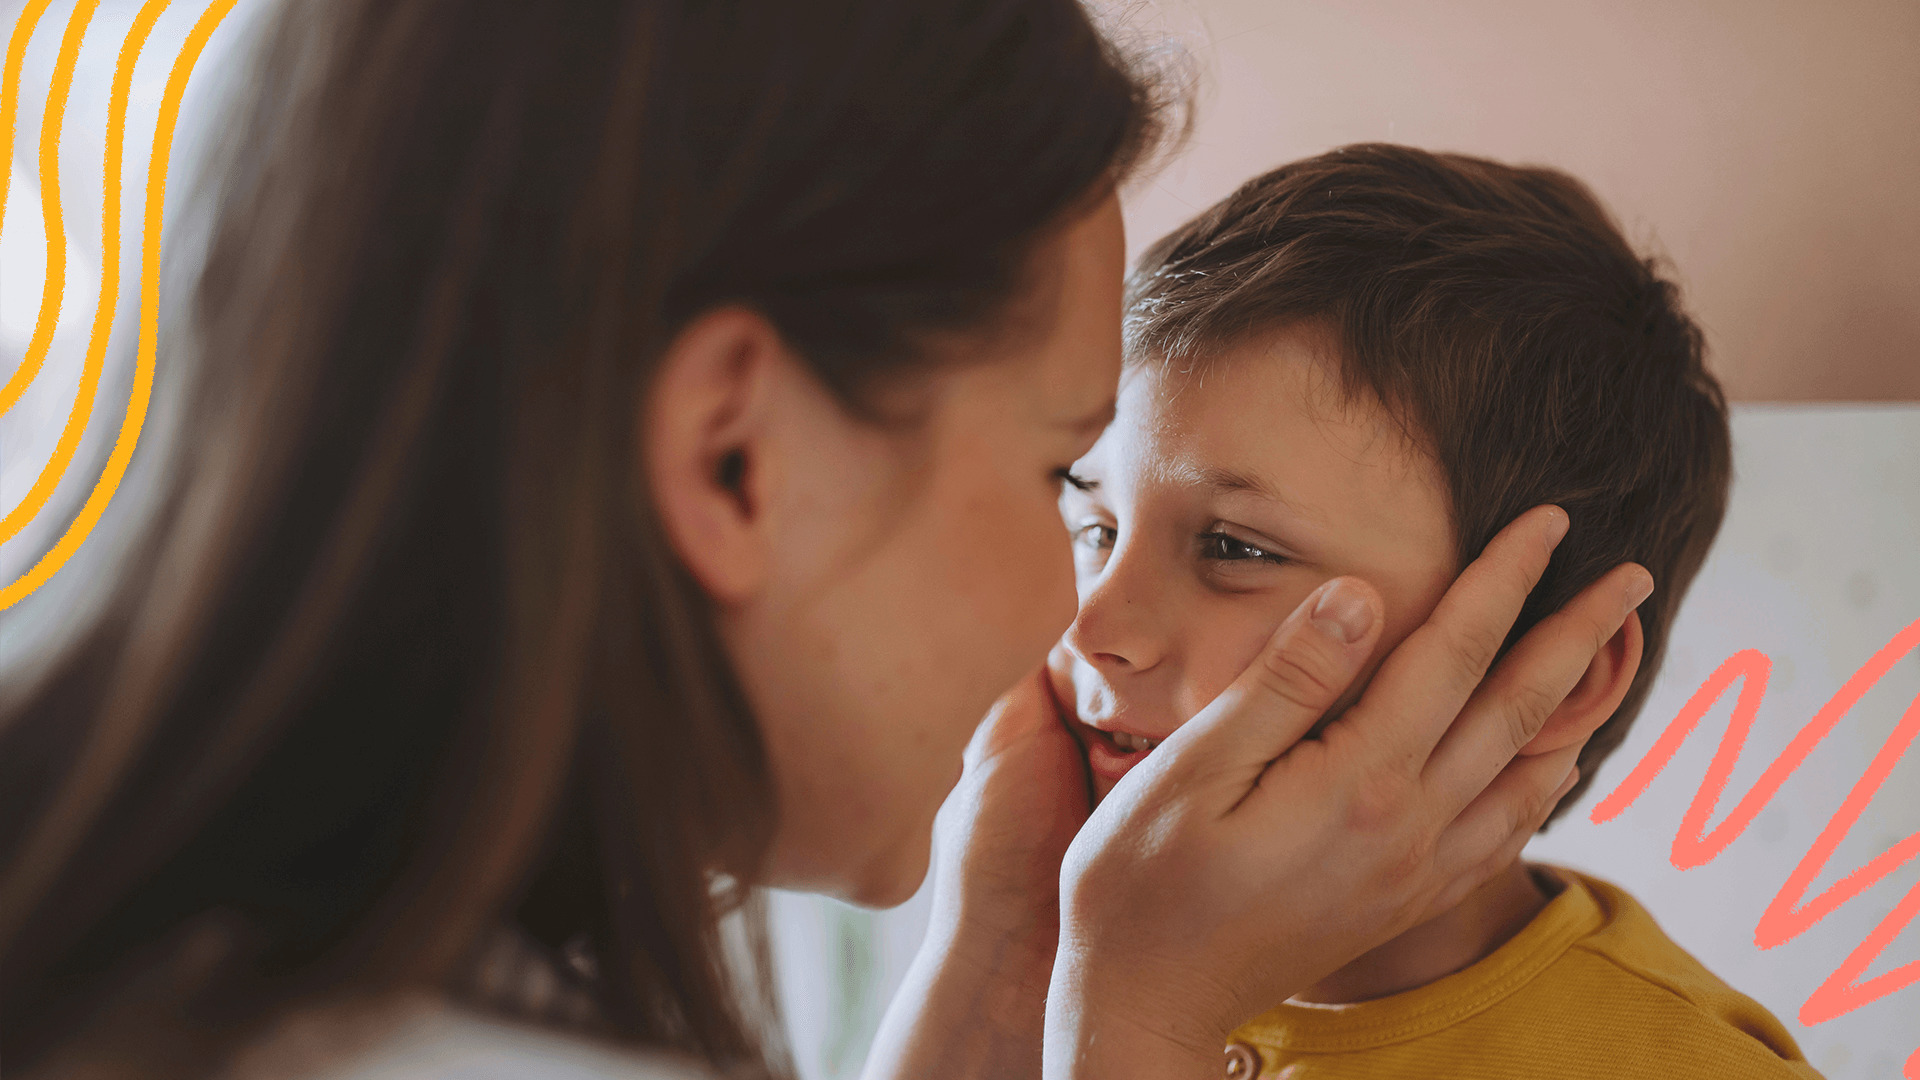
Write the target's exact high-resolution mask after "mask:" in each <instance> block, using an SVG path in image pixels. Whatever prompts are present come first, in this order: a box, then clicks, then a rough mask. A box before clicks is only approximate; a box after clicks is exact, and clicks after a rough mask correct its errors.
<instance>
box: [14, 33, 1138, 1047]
mask: <svg viewBox="0 0 1920 1080" xmlns="http://www.w3.org/2000/svg"><path fill="white" fill-rule="evenodd" d="M256 63H257V67H256V68H255V76H254V79H253V82H252V84H251V85H248V86H246V87H245V88H244V96H245V101H244V102H243V104H242V109H243V112H242V113H241V114H240V115H238V116H237V117H236V118H235V119H234V122H233V123H232V124H231V125H230V127H229V132H230V134H229V135H228V142H227V144H226V146H225V148H224V150H223V151H222V157H221V159H220V160H221V165H220V166H219V168H218V169H217V170H216V173H215V175H216V176H217V177H218V178H219V181H220V182H219V190H218V191H217V192H215V193H213V194H214V195H215V196H216V197H217V199H218V203H217V208H216V210H215V216H214V218H213V225H212V228H211V234H210V237H209V240H208V249H207V258H206V261H205V264H204V269H203V270H202V272H201V275H200V277H199V279H198V281H197V285H196V291H195V293H194V299H193V303H192V311H191V329H190V333H189V334H188V335H186V336H187V338H188V339H189V340H190V341H191V343H192V349H193V353H194V355H193V356H192V358H191V360H192V362H191V364H189V365H187V366H188V367H190V368H191V369H192V370H193V372H194V382H193V385H192V390H191V392H190V393H189V394H187V395H186V397H185V399H184V400H185V401H186V402H187V405H186V410H187V411H186V413H185V420H184V423H183V424H182V425H181V427H182V430H183V432H184V439H185V440H187V441H186V442H185V443H184V445H183V447H182V448H181V450H180V452H179V454H178V463H177V467H176V468H173V469H172V470H171V471H170V472H169V473H168V476H167V481H166V483H167V489H166V491H165V493H164V496H163V497H162V498H161V500H160V506H161V509H160V510H159V511H157V512H156V514H155V515H154V517H153V519H152V522H151V523H150V524H149V525H148V526H147V531H146V532H145V534H144V537H143V539H142V541H141V542H140V543H139V544H138V545H137V546H136V550H137V552H138V554H137V556H136V557H135V558H134V559H132V560H131V561H130V562H129V564H128V565H127V566H125V568H124V571H123V574H122V576H121V577H120V578H119V584H118V585H117V586H116V588H115V590H114V592H113V593H112V596H111V599H110V601H109V602H108V603H107V605H106V610H105V614H104V616H103V617H101V618H99V619H98V620H97V621H95V622H94V623H93V624H92V625H90V626H89V627H88V628H87V629H85V630H84V632H82V633H81V634H80V635H79V636H78V637H77V638H76V644H75V645H74V647H72V648H71V649H69V650H67V651H66V652H64V653H62V654H61V655H60V656H59V657H58V658H57V660H56V661H55V662H54V663H52V664H51V665H50V666H49V667H48V668H47V669H46V670H45V671H44V672H43V673H40V674H38V675H36V676H35V679H34V681H33V682H32V683H31V684H30V685H28V684H18V683H16V685H14V686H12V687H10V688H9V695H8V701H9V704H8V705H7V706H6V711H5V714H4V715H3V716H0V867H4V870H3V871H0V1047H4V1053H5V1061H6V1065H7V1068H8V1069H9V1071H10V1072H11V1073H14V1074H18V1073H21V1072H25V1071H27V1070H31V1069H35V1068H40V1069H42V1070H43V1071H56V1072H57V1071H63V1070H65V1069H68V1068H79V1067H80V1063H82V1062H85V1063H86V1064H87V1065H88V1066H90V1067H93V1068H98V1069H101V1070H104V1071H103V1072H102V1073H100V1074H101V1075H106V1074H125V1075H142V1076H161V1075H183V1076H184V1075H200V1074H204V1073H207V1072H209V1071H212V1070H214V1069H216V1068H218V1066H219V1063H220V1062H221V1061H222V1060H223V1059H224V1056H225V1055H227V1054H228V1053H229V1052H230V1050H231V1049H232V1048H233V1047H234V1046H236V1045H238V1044H240V1043H243V1042H244V1041H245V1040H246V1039H248V1038H250V1037H251V1036H252V1035H253V1034H254V1033H256V1032H257V1031H258V1030H259V1029H260V1027H261V1025H262V1024H265V1023H268V1022H270V1021H271V1020H272V1018H273V1017H274V1016H275V1015H277V1014H279V1013H280V1012H282V1011H283V1010H285V1009H288V1008H292V1007H295V1006H300V1005H303V1004H308V1003H312V1002H328V1001H340V1000H350V999H356V998H358V999H364V998H365V997H366V996H368V995H378V994H382V993H385V992H388V991H392V990H398V989H405V988H415V987H422V988H427V989H430V990H435V991H443V992H452V993H456V994H458V993H461V992H462V989H463V988H464V987H466V986H468V985H469V983H470V982H471V980H470V978H469V977H468V974H467V972H468V971H469V969H470V968H471V966H472V965H473V964H474V963H475V956H476V953H477V952H479V951H481V946H482V943H483V942H485V941H487V940H489V939H490V936H491V935H494V934H495V933H497V932H498V930H499V928H500V927H502V926H503V925H510V926H513V927H515V928H516V931H515V932H516V933H519V934H520V935H521V936H522V937H523V938H524V939H526V940H528V941H530V942H533V943H536V947H537V948H539V949H543V950H546V951H547V952H548V953H549V954H551V955H553V956H555V957H556V958H557V957H558V956H559V954H561V953H562V952H563V951H564V952H565V953H566V954H567V955H568V956H569V957H570V958H571V961H572V962H571V963H565V962H558V961H557V960H556V964H555V968H556V970H558V971H560V972H562V973H563V974H567V973H578V975H577V979H574V981H575V983H576V985H575V986H573V987H572V989H573V990H577V991H579V992H580V993H583V994H585V995H586V996H587V997H588V998H589V999H590V1003H591V1005H592V1009H591V1010H590V1013H591V1015H590V1016H585V1017H578V1018H577V1019H579V1020H580V1022H582V1023H584V1024H585V1025H586V1026H588V1027H589V1028H591V1029H592V1030H594V1031H596V1032H598V1033H599V1034H600V1035H602V1036H604V1037H608V1038H612V1039H616V1040H621V1041H626V1042H631V1043H634V1044H638V1045H647V1046H655V1047H667V1048H673V1049H677V1050H680V1051H684V1052H687V1053H691V1054H694V1055H697V1056H699V1057H700V1058H702V1059H704V1060H706V1061H709V1062H713V1063H714V1064H715V1065H717V1066H718V1067H721V1068H737V1069H740V1070H743V1071H745V1072H749V1073H751V1072H758V1071H763V1070H764V1069H766V1068H767V1067H768V1064H769V1062H768V1053H769V1051H767V1050H766V1049H765V1047H764V1045H763V1044H764V1043H765V1041H766V1036H765V1033H764V1030H763V1029H764V1028H765V1025H766V1024H767V1016H768V1015H770V1013H769V1011H768V1010H770V1008H771V1006H770V996H769V995H768V993H767V991H766V982H765V979H764V977H761V978H758V979H756V980H754V982H755V984H756V988H748V989H746V990H743V989H741V988H739V987H736V986H735V985H734V982H735V981H736V980H735V979H734V976H733V975H732V974H731V973H730V969H729V965H728V963H727V962H726V960H725V958H724V957H725V950H724V949H723V947H722V941H721V934H720V933H719V931H718V929H717V926H718V925H719V921H720V919H721V917H722V915H723V914H724V913H725V912H726V911H728V910H730V909H732V908H733V907H734V906H735V905H736V904H737V903H739V902H740V900H741V896H742V895H743V894H744V893H745V890H744V889H742V888H741V887H739V886H734V887H731V888H729V887H727V886H726V885H725V883H726V882H729V881H733V882H746V883H750V882H751V881H752V880H753V877H754V874H755V872H756V870H757V868H758V866H759V863H760V859H761V857H762V854H763V852H764V848H765V845H766V843H767V840H768V837H769V835H770V832H771V829H772V827H773V811H774V808H773V806H772V805H771V799H770V793H771V791H772V784H771V782H770V779H769V776H768V762H767V761H766V760H765V756H764V753H763V749H762V745H761V740H760V737H759V734H758V731H757V728H756V725H755V723H754V720H753V717H752V716H751V715H750V714H749V712H748V710H747V708H746V706H745V703H744V700H743V696H742V694H741V692H740V689H739V687H738V686H737V685H736V682H735V680H734V678H733V676H732V674H731V672H730V671H729V668H728V665H727V662H726V659H725V656H724V654H723V652H722V650H721V647H720V645H719V642H718V640H717V638H716V634H715V631H714V628H713V624H712V620H711V618H710V616H709V611H708V605H707V601H706V598H705V596H704V594H703V593H702V592H701V591H700V590H699V588H698V587H697V586H696V584H695V583H694V582H693V581H692V579H691V578H690V576H689V575H688V574H687V573H686V572H685V571H684V570H683V568H682V567H681V566H680V565H679V564H678V562H677V560H676V559H675V558H674V556H673V555H672V553H671V550H670V548H669V546H668V544H667V543H666V541H665V538H664V536H663V533H662V530H661V528H660V526H659V524H658V522H657V521H656V520H655V517H654V515H653V513H652V510H651V506H652V502H651V498H650V496H649V494H648V492H647V491H646V490H645V487H644V476H643V470H642V469H640V468H638V464H639V463H638V462H637V461H635V460H634V458H635V454H634V452H633V449H632V448H633V447H635V446H638V445H640V444H641V441H642V440H640V439H639V438H638V437H637V433H636V431H635V430H634V426H635V423H636V421H637V418H638V416H639V414H640V412H641V410H640V403H641V401H642V399H643V397H644V394H645V392H646V388H647V386H648V384H649V380H650V378H651V375H652V371H653V367H654V364H655V363H656V361H657V358H658V357H659V356H660V354H661V352H662V349H663V347H664V346H665V344H666V343H667V342H668V341H669V340H670V339H671V337H672V336H673V334H674V333H675V332H676V330H677V329H678V328H679V327H680V326H682V325H683V324H684V323H686V322H687V321H688V320H689V319H690V318H692V317H693V316H695V315H697V314H699V313H700V312H702V311H703V310H707V309H710V308H712V307H714V306H716V305H720V304H727V303H741V304H746V305H749V306H751V307H753V308H755V309H757V310H759V311H760V312H762V313H764V314H765V315H766V316H767V317H768V318H770V319H771V320H772V322H773V323H774V324H775V325H776V326H777V327H778V328H779V330H780V331H781V332H782V333H783V334H784V335H785V336H786V338H787V339H788V341H789V342H790V343H791V344H792V345H793V346H794V348H795V349H796V350H797V351H798V352H799V353H800V354H801V355H802V356H804V357H805V358H806V360H807V362H808V363H809V364H810V365H811V366H812V369H813V371H814V373H815V374H816V375H817V376H818V377H819V378H820V379H821V380H822V382H823V383H824V384H825V385H827V386H828V387H830V388H832V389H833V390H834V391H835V392H836V393H838V394H840V395H841V396H842V397H843V398H844V399H845V400H847V401H848V402H849V404H850V405H857V403H858V401H859V398H860V395H861V393H862V390H863V388H866V387H867V386H868V385H869V384H870V383H872V381H873V380H875V379H876V378H880V377H883V376H885V377H890V378H891V377H902V376H912V375H914V374H915V373H917V372H921V371H924V370H927V369H929V368H930V367H931V366H932V365H933V364H935V363H936V362H937V361H936V360H935V359H934V357H933V354H932V352H931V350H929V349H927V348H923V347H922V346H923V345H924V344H925V343H926V342H928V341H930V340H932V339H934V338H936V337H950V336H951V335H953V334H955V333H964V332H969V331H980V332H986V330H987V329H989V328H990V327H991V326H992V325H993V324H994V323H995V321H996V320H997V319H1000V318H1002V317H1003V315H1004V314H1005V312H1004V310H1003V309H1005V308H1006V307H1007V305H1008V303H1009V300H1010V297H1011V296H1012V295H1013V294H1014V293H1015V292H1016V291H1017V286H1018V284H1019V282H1020V280H1021V278H1022V275H1023V274H1024V273H1025V272H1026V271H1027V269H1028V263H1029V262H1030V259H1029V256H1030V254H1031V252H1032V251H1033V250H1034V249H1035V247H1036V245H1037V244H1038V242H1039V240H1040V238H1041V237H1043V236H1044V235H1046V234H1048V232H1049V230H1051V229H1054V228H1056V227H1058V226H1059V225H1061V224H1062V223H1063V222H1065V221H1068V220H1071V219H1072V218H1073V217H1074V216H1076V215H1077V214H1078V213H1080V212H1081V210H1082V208H1090V207H1091V206H1092V205H1094V204H1095V203H1096V202H1097V200H1098V198H1099V196H1101V195H1102V194H1103V193H1104V192H1106V191H1107V190H1109V189H1110V188H1111V187H1112V185H1113V184H1114V183H1115V182H1116V181H1117V180H1119V179H1120V178H1121V177H1122V175H1123V174H1125V173H1126V172H1127V170H1128V169H1129V168H1130V167H1132V166H1133V165H1134V164H1135V163H1136V162H1137V161H1138V160H1140V158H1141V157H1142V155H1144V154H1148V153H1150V152H1151V151H1152V149H1153V148H1154V146H1155V145H1156V140H1157V138H1158V135H1159V127H1160V121H1161V117H1162V106H1163V105H1164V104H1165V103H1164V102H1163V101H1161V100H1160V99H1161V91H1160V90H1158V89H1156V88H1155V84H1154V83H1153V82H1152V81H1151V80H1149V79H1146V78H1144V77H1142V76H1139V75H1137V74H1135V73H1134V72H1133V71H1132V70H1131V69H1130V67H1129V66H1128V65H1127V64H1126V63H1124V62H1123V61H1122V60H1121V58H1120V57H1118V56H1117V55H1116V53H1115V50H1114V49H1113V47H1112V46H1111V45H1110V44H1109V43H1108V41H1107V40H1106V39H1104V38H1103V37H1102V36H1101V35H1100V34H1099V33H1098V32H1097V31H1096V30H1095V29H1094V28H1093V26H1092V25H1091V24H1090V23H1089V20H1088V16H1087V14H1086V13H1085V12H1084V11H1083V10H1082V9H1081V7H1080V5H1079V4H1078V3H1077V2H1076V0H1018V2H1015V0H917V2H915V3H901V2H898V0H816V2H811V3H806V4H797V3H791V2H787V0H732V2H718V3H708V2H695V0H567V2H560V0H541V2H538V3H529V2H526V0H327V2H325V3H292V4H288V5H286V6H284V8H283V9H282V10H281V11H279V12H278V13H277V15H276V19H275V22H274V25H273V27H272V29H271V31H270V33H269V35H268V37H267V39H266V40H265V42H264V46H263V49H262V51H261V52H260V54H259V56H258V58H257V61H256ZM176 370H183V369H182V368H180V367H178V366H170V365H169V364H168V363H163V364H162V371H163V376H162V377H163V378H164V377H165V373H166V372H170V371H176ZM143 452H151V451H143ZM721 872H724V873H721ZM749 914H750V913H749ZM750 923H751V920H750ZM761 951H762V952H763V951H764V943H762V945H761ZM569 978H573V976H571V975H569ZM76 1055H77V1056H76ZM777 1056H778V1055H777V1053H776V1054H774V1057H775V1058H777ZM772 1067H774V1068H775V1069H776V1070H777V1069H778V1067H779V1064H778V1062H777V1060H776V1061H774V1062H773V1063H772Z"/></svg>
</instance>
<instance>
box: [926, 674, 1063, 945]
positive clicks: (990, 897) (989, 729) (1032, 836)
mask: <svg viewBox="0 0 1920 1080" xmlns="http://www.w3.org/2000/svg"><path fill="white" fill-rule="evenodd" d="M1090 811H1091V805H1090V802H1089V800H1088V790H1087V764H1086V757H1085V755H1084V753H1083V752H1082V750H1081V748H1080V745H1079V743H1078V742H1077V741H1076V740H1075V739H1074V737H1073V735H1072V734H1071V733H1070V732H1069V731H1068V730H1067V727H1066V725H1065V723H1064V721H1063V720H1062V718H1061V716H1060V714H1059V711H1058V708H1057V707H1056V705H1055V702H1054V696H1053V693H1052V687H1051V686H1050V685H1049V683H1048V678H1047V676H1046V674H1045V673H1044V672H1035V673H1034V674H1033V675H1031V676H1029V677H1027V678H1025V679H1023V680H1021V682H1020V683H1019V685H1017V686H1016V687H1014V689H1012V690H1011V691H1009V692H1008V693H1007V695H1006V696H1005V697H1003V698H1001V699H1000V701H999V702H997V703H996V704H995V705H994V708H993V711H992V712H991V713H989V714H988V716H987V719H986V720H985V721H984V722H983V723H982V724H981V725H980V728H979V730H978V731H976V732H975V733H974V738H973V741H972V743H970V744H969V745H968V747H967V753H966V767H965V772H964V774H963V775H962V777H961V780H960V783H959V785H958V786H956V787H955V789H954V791H953V793H952V794H951V795H950V796H949V797H948V799H947V801H946V803H945V804H944V805H943V806H941V808H940V814H939V817H938V819H937V820H936V823H935V832H936V838H937V844H936V849H937V852H938V856H937V857H938V858H939V860H940V867H939V874H938V876H937V877H936V888H937V890H938V891H937V893H936V900H937V901H941V900H944V901H949V902H953V903H956V904H957V905H958V909H957V910H959V911H960V912H962V913H963V917H964V919H965V920H966V922H967V925H966V926H964V927H963V930H965V931H967V932H968V933H971V934H975V935H984V936H985V937H986V938H988V939H991V940H990V941H989V942H988V943H987V944H986V948H988V950H989V951H990V952H992V951H994V950H997V949H998V947H999V946H1000V945H1001V944H1004V943H1006V942H1007V941H1009V940H1010V939H1011V941H1012V943H1013V944H1014V945H1015V946H1017V948H1018V950H1019V952H1020V953H1021V954H1022V955H1029V954H1033V955H1044V958H1045V961H1046V963H1047V964H1049V965H1050V964H1051V962H1052V951H1053V948H1054V945H1055V944H1056V943H1057V942H1058V937H1059V916H1060V863H1061V860H1062V859H1063V858H1064V857H1065V856H1066V851H1067V846H1068V845H1069V844H1071V843H1072V842H1073V838H1074V836H1075V835H1076V834H1078V833H1079V831H1080V827H1081V826H1082V825H1083V824H1085V823H1086V820H1087V815H1088V813H1089V812H1090ZM962 891H964V895H962ZM996 955H997V953H996ZM1039 977H1040V978H1042V979H1043V981H1044V973H1042V974H1041V975H1040V976H1039Z"/></svg>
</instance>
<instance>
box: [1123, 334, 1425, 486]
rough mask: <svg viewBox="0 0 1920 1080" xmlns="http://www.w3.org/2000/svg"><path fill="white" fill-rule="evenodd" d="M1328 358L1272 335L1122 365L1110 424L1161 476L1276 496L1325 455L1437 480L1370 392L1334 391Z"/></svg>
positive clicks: (1340, 468)
mask: <svg viewBox="0 0 1920 1080" xmlns="http://www.w3.org/2000/svg"><path fill="white" fill-rule="evenodd" d="M1335 364H1336V361H1334V360H1333V359H1331V358H1329V357H1328V356H1327V355H1326V353H1325V351H1324V347H1323V345H1322V344H1321V342H1320V341H1319V340H1318V339H1317V337H1315V336H1311V335H1309V334H1306V333H1300V334H1291V333H1276V334H1274V335H1272V336H1270V337H1267V338H1262V339H1259V340H1255V341H1251V342H1248V343H1245V344H1242V345H1239V346H1236V347H1233V348H1229V349H1223V350H1220V351H1217V352H1215V353H1212V354H1210V355H1207V356H1205V357H1202V358H1200V359H1199V360H1197V361H1196V362H1193V363H1188V364H1181V365H1174V364H1162V363H1156V362H1148V363H1140V364H1134V365H1130V366H1129V367H1128V369H1127V371H1126V373H1125V375H1124V377H1123V379H1122V382H1121V388H1120V397H1119V401H1118V403H1117V413H1116V419H1115V427H1116V428H1122V429H1124V436H1125V438H1124V440H1123V441H1125V442H1127V443H1130V444H1131V445H1132V448H1133V449H1134V450H1135V452H1136V455H1137V456H1139V457H1142V458H1144V459H1146V460H1143V461H1141V462H1140V464H1141V465H1142V466H1149V465H1150V466H1152V467H1153V468H1154V469H1155V472H1156V474H1158V475H1159V476H1161V477H1162V478H1164V479H1166V480H1169V481H1179V482H1185V483H1191V484H1197V485H1201V486H1208V487H1217V488H1231V489H1245V490H1248V491H1250V492H1254V493H1264V494H1280V491H1279V488H1280V487H1281V486H1282V482H1283V481H1284V480H1285V479H1286V478H1287V477H1286V474H1287V473H1289V472H1291V471H1297V468H1298V467H1304V465H1305V464H1306V461H1307V460H1310V459H1320V458H1326V459H1329V460H1327V461H1325V462H1324V463H1323V464H1324V465H1325V466H1327V467H1330V468H1331V469H1332V470H1333V471H1335V472H1340V473H1345V472H1350V471H1360V472H1385V473H1389V474H1392V475H1394V476H1401V475H1402V474H1406V475H1408V476H1409V477H1410V478H1412V479H1416V480H1422V481H1428V480H1431V481H1434V482H1440V483H1443V482H1444V481H1443V478H1442V477H1441V475H1440V472H1439V469H1438V466H1437V463H1436V462H1435V461H1434V460H1433V457H1432V455H1431V454H1429V453H1428V452H1427V451H1426V450H1425V449H1424V448H1423V447H1421V446H1420V445H1419V444H1418V443H1416V442H1415V441H1414V440H1413V439H1412V438H1410V437H1409V435H1408V433H1407V431H1406V429H1405V428H1404V426H1403V425H1402V423H1401V421H1400V420H1399V418H1397V417H1396V416H1394V415H1393V414H1392V412H1391V411H1390V410H1388V409H1387V408H1386V406H1385V405H1383V404H1382V403H1381V402H1380V401H1379V399H1378V398H1377V397H1374V396H1373V395H1371V394H1368V393H1358V394H1348V393H1347V392H1345V391H1344V390H1343V389H1342V387H1341V385H1340V381H1339V372H1338V370H1337V368H1336V367H1335ZM1319 471H1322V472H1324V471H1327V470H1326V469H1325V468H1323V469H1321V470H1319Z"/></svg>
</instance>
